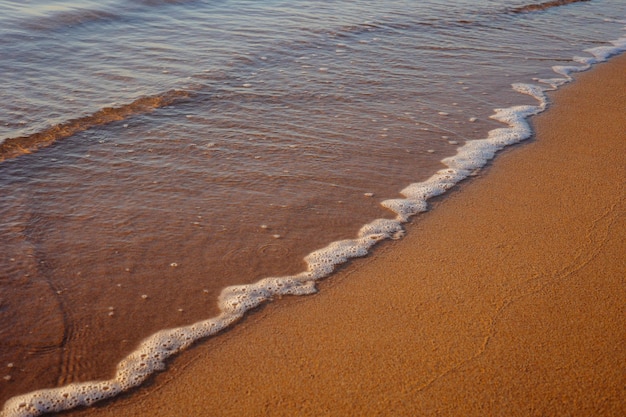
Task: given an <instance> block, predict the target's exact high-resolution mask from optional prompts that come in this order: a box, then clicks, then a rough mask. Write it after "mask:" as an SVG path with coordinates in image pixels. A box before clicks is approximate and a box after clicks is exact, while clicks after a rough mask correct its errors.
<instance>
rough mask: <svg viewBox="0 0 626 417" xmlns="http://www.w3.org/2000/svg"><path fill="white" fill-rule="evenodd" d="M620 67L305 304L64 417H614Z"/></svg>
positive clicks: (619, 354) (601, 73) (275, 306)
mask: <svg viewBox="0 0 626 417" xmlns="http://www.w3.org/2000/svg"><path fill="white" fill-rule="evenodd" d="M625 67H626V54H622V55H621V56H618V57H614V58H612V59H611V60H610V61H609V62H608V63H601V64H597V66H596V67H595V68H594V69H593V70H591V71H589V72H585V73H581V74H575V75H574V76H575V78H576V81H575V82H574V83H572V84H569V85H566V86H563V87H561V89H559V91H557V92H556V93H551V97H552V98H553V99H554V100H553V104H551V106H550V108H549V110H548V111H547V112H545V113H543V114H541V115H539V116H535V117H533V118H532V119H531V121H530V122H531V125H532V126H533V127H534V128H535V135H534V138H533V139H531V140H530V141H527V142H525V143H523V144H521V145H520V146H515V147H513V148H511V149H507V150H505V151H503V152H501V154H500V155H499V156H498V158H497V159H496V161H495V162H493V163H491V164H490V165H489V166H488V167H487V168H485V169H484V170H483V171H482V173H481V175H480V176H479V177H477V178H475V179H473V180H472V181H470V182H468V183H467V184H462V185H461V186H460V187H458V188H457V189H456V190H455V191H453V192H451V193H449V194H447V195H446V197H445V198H443V199H441V200H439V201H437V202H436V203H434V205H435V206H436V209H435V210H432V211H430V212H428V213H425V214H421V215H420V216H418V217H417V218H415V219H414V220H413V222H412V223H413V224H410V225H408V227H407V229H408V235H407V236H406V237H405V238H404V239H402V240H401V241H397V242H388V243H386V244H385V245H383V246H382V247H380V248H377V249H376V250H375V251H374V253H373V255H372V256H370V257H368V258H366V259H364V260H360V261H358V262H357V263H354V264H351V265H349V266H348V267H344V268H342V269H341V270H340V271H338V272H337V273H335V274H333V276H332V277H331V278H330V279H329V280H326V281H324V282H321V283H320V284H318V285H319V287H320V289H321V291H320V293H319V294H317V295H316V296H315V297H304V298H300V299H297V298H295V299H294V298H289V299H285V300H283V301H281V302H279V303H272V304H269V305H267V306H263V307H261V309H259V310H257V311H256V312H254V313H252V314H250V315H248V316H247V317H246V318H245V319H244V320H243V321H242V322H241V323H239V324H238V325H237V326H235V327H234V328H232V329H230V330H228V331H226V332H225V333H224V334H221V335H220V336H219V337H217V338H214V339H209V340H206V341H204V342H201V343H200V344H198V346H195V347H194V348H192V349H191V350H190V351H189V352H187V353H185V354H183V355H181V357H180V358H176V359H174V360H173V361H171V362H170V363H169V364H168V371H167V372H166V373H164V374H161V375H158V376H156V378H154V379H153V380H152V382H151V383H150V384H149V385H150V386H149V387H147V388H140V389H138V390H136V391H133V392H131V393H130V394H128V395H123V396H122V397H121V398H120V399H118V400H113V401H110V402H107V403H103V404H97V405H96V406H95V407H93V408H92V409H85V410H78V411H77V412H73V413H72V414H73V415H78V414H81V413H82V414H85V415H120V414H121V415H128V416H140V415H146V416H147V415H152V416H158V415H163V416H175V415H192V414H206V413H208V414H210V415H234V414H237V415H258V414H268V415H296V414H297V415H351V414H352V415H363V414H364V413H367V414H377V413H378V414H383V415H402V414H407V413H420V414H442V415H490V414H491V415H494V414H495V415H497V414H506V415H540V414H541V413H546V414H550V415H566V414H568V413H569V414H572V415H588V414H589V413H593V414H594V415H620V414H621V413H622V412H624V411H626V410H625V409H626V406H625V405H623V404H622V403H621V401H620V399H621V398H623V396H624V394H625V389H624V388H623V387H624V383H625V382H626V381H625V380H624V376H623V375H624V374H625V369H624V368H625V365H624V363H626V347H625V346H624V344H623V340H626V330H624V329H625V328H626V326H624V324H625V323H624V319H623V317H625V316H624V307H623V301H622V302H620V300H624V299H626V290H625V289H624V286H623V278H622V277H623V276H625V275H626V274H625V272H626V265H625V262H624V261H623V260H622V258H623V253H625V252H626V251H625V249H626V248H625V246H626V245H625V242H624V239H623V237H621V236H623V235H624V222H623V210H624V201H623V200H624V178H625V177H626V172H625V169H624V167H625V166H626V164H625V161H624V158H625V157H624V155H626V152H624V151H626V147H625V145H624V141H623V137H624V133H623V132H624V121H623V117H622V118H621V119H620V116H623V110H622V111H621V112H620V108H621V107H623V103H625V102H626V93H625V92H624V90H625V89H624V88H623V86H624V85H626V75H624V71H623V68H625ZM620 106H621V107H620ZM611 115H613V116H611ZM620 123H621V124H620ZM620 140H621V143H620ZM616 174H617V175H616ZM478 254H479V255H478ZM67 414H69V413H67Z"/></svg>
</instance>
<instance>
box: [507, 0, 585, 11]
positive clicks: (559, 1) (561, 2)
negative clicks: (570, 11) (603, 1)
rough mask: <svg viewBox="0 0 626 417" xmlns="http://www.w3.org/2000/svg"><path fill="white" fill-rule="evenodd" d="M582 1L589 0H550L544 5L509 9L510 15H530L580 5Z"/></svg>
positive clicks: (529, 5) (528, 5)
mask: <svg viewBox="0 0 626 417" xmlns="http://www.w3.org/2000/svg"><path fill="white" fill-rule="evenodd" d="M582 1H589V0H552V1H546V2H544V3H538V4H527V5H525V6H520V7H516V8H514V9H511V12H512V13H530V12H539V11H542V10H546V9H551V8H553V7H559V6H566V5H568V4H571V3H580V2H582Z"/></svg>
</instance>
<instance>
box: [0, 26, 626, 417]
mask: <svg viewBox="0 0 626 417" xmlns="http://www.w3.org/2000/svg"><path fill="white" fill-rule="evenodd" d="M610 43H611V44H612V45H613V46H601V47H597V48H592V49H588V50H586V52H588V53H590V54H591V55H592V57H585V58H583V57H575V58H574V59H573V61H574V62H577V63H579V64H581V65H579V66H575V65H571V66H556V67H553V69H554V71H555V72H556V73H557V74H559V75H561V76H562V77H563V78H555V79H550V80H539V81H540V82H542V83H544V84H547V85H548V86H546V87H543V86H539V85H532V84H513V86H512V87H513V89H514V90H516V91H518V92H520V93H522V94H527V95H530V96H532V97H534V98H535V99H537V101H538V103H539V104H538V105H536V106H529V105H524V106H513V107H509V108H505V109H496V110H495V113H494V114H493V115H492V116H491V118H492V119H495V120H497V121H499V122H502V123H504V124H506V125H508V127H502V128H498V129H494V130H492V131H490V132H489V135H488V137H487V138H485V139H480V140H473V141H469V142H467V143H466V144H465V145H463V146H461V147H459V148H458V150H457V153H456V155H454V156H451V157H449V158H445V159H443V160H442V163H443V164H444V165H446V168H444V169H441V170H439V171H437V172H436V173H435V174H434V175H433V176H431V177H430V178H429V179H427V180H426V181H423V182H419V183H414V184H411V185H409V186H408V187H406V188H404V189H403V190H402V191H401V194H402V195H403V196H404V198H398V199H391V200H385V201H383V202H382V205H383V206H384V207H386V208H388V209H389V210H391V211H392V212H394V213H395V214H396V218H395V219H377V220H374V221H372V222H371V223H368V224H366V225H365V226H363V227H362V228H361V230H360V231H359V233H358V236H357V238H355V239H348V240H341V241H337V242H333V243H331V244H330V245H328V246H326V247H325V248H322V249H319V250H316V251H314V252H312V253H310V254H309V255H307V256H306V257H305V261H306V264H307V270H306V271H304V272H301V273H299V274H296V275H292V276H285V277H269V278H265V279H262V280H260V281H258V282H256V283H253V284H249V285H237V286H231V287H227V288H225V289H224V290H223V291H222V293H221V295H220V297H219V299H218V305H219V308H220V310H221V313H220V314H219V315H218V316H216V317H213V318H211V319H208V320H204V321H200V322H197V323H194V324H192V325H190V326H184V327H179V328H174V329H167V330H161V331H159V332H157V333H155V334H153V335H152V336H149V337H148V338H146V339H144V340H143V341H142V342H141V343H140V345H139V346H138V347H137V349H136V350H135V351H133V352H132V353H131V354H130V355H128V356H127V357H126V358H124V359H123V360H122V361H121V362H120V363H119V364H118V365H117V371H116V374H115V377H114V378H112V379H110V380H106V381H91V382H83V383H72V384H69V385H66V386H63V387H58V388H50V389H42V390H38V391H34V392H30V393H27V394H23V395H19V396H16V397H13V398H11V399H9V400H8V401H7V402H6V403H5V405H4V408H3V410H2V412H1V414H0V415H1V416H3V417H34V416H40V415H42V414H46V413H51V412H60V411H63V410H68V409H71V408H75V407H79V406H90V405H92V404H94V403H95V402H98V401H101V400H103V399H107V398H112V397H114V396H116V395H118V394H119V393H121V392H123V391H127V390H129V389H131V388H134V387H137V386H139V385H141V384H142V383H143V382H144V381H145V380H146V379H147V378H149V377H150V376H151V375H152V374H154V373H155V372H157V371H162V370H164V369H165V367H166V360H167V359H168V358H170V357H172V356H173V355H176V354H177V353H179V352H181V351H183V350H184V349H186V348H187V347H189V346H190V345H191V344H192V343H194V342H196V341H197V340H199V339H203V338H206V337H209V336H213V335H215V334H217V333H219V332H220V331H222V330H223V329H225V328H227V327H229V326H231V325H233V324H234V323H235V322H237V321H238V320H239V319H241V317H242V316H243V315H244V314H245V313H246V311H248V310H250V309H253V308H255V307H257V306H259V305H260V304H262V303H264V302H266V301H269V300H271V299H272V298H274V297H277V296H282V295H306V294H313V293H315V292H316V291H317V290H316V286H315V282H316V281H318V280H320V279H322V278H325V277H328V276H329V275H330V274H331V273H332V272H333V271H334V270H335V268H336V267H337V266H338V265H341V264H343V263H345V262H347V261H348V260H350V259H352V258H358V257H362V256H365V255H367V253H368V252H369V250H370V249H371V248H372V247H373V246H374V245H375V244H377V243H378V242H380V241H383V240H386V239H398V238H400V237H402V236H403V233H404V231H403V227H402V224H403V223H405V222H407V221H408V220H409V218H410V217H411V216H414V215H416V214H418V213H421V212H424V211H426V210H427V208H428V205H427V200H428V199H430V198H432V197H435V196H438V195H441V194H443V193H445V192H446V191H447V190H449V189H450V188H452V187H453V186H455V185H456V184H458V183H459V182H460V181H462V180H463V179H465V178H467V177H468V176H470V175H471V174H472V173H473V172H475V171H476V170H478V169H480V168H482V167H483V166H485V164H486V163H487V162H488V161H490V160H491V159H492V158H494V156H495V155H496V153H497V152H498V151H500V150H501V149H503V148H504V147H506V146H509V145H512V144H515V143H519V142H520V141H523V140H525V139H528V138H529V137H530V136H531V134H532V131H531V128H530V125H529V124H528V122H527V118H528V117H530V116H533V115H535V114H538V113H540V112H542V111H543V110H545V109H546V107H547V103H548V101H547V97H546V95H545V92H546V91H548V90H552V89H554V88H556V87H558V86H559V85H562V84H564V83H566V82H568V81H571V80H572V78H571V75H570V74H571V73H573V72H579V71H584V70H587V69H589V68H590V67H591V66H592V65H593V64H595V63H598V62H601V61H605V60H606V59H608V58H609V57H610V56H611V55H615V54H617V53H619V52H622V51H625V50H626V37H624V38H620V39H618V40H615V41H612V42H610Z"/></svg>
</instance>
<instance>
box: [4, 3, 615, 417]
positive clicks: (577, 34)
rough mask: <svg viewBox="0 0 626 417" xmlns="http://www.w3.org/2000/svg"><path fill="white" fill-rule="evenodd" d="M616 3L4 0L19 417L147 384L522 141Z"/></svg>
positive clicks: (601, 55) (7, 261) (9, 290)
mask: <svg viewBox="0 0 626 417" xmlns="http://www.w3.org/2000/svg"><path fill="white" fill-rule="evenodd" d="M538 4H540V6H537V5H538ZM624 19H626V3H625V2H623V1H621V0H607V1H556V2H554V1H552V2H545V3H543V4H541V2H533V1H528V0H526V1H524V0H521V1H517V0H515V1H497V0H482V1H475V0H472V1H469V0H467V1H466V0H459V1H455V2H446V1H442V0H426V1H400V0H392V1H386V2H378V1H372V0H355V1H350V2H347V1H308V0H292V1H289V2H287V1H278V0H275V1H274V0H269V1H251V0H249V1H244V0H235V1H229V0H226V1H208V0H207V1H202V0H198V1H192V0H188V1H184V0H178V1H175V0H170V1H167V0H143V1H131V0H109V1H81V0H76V1H49V0H48V1H46V0H34V1H20V2H17V1H0V80H1V85H2V90H1V92H0V94H1V96H2V100H0V142H1V143H0V160H2V162H0V241H1V242H2V246H1V253H0V377H2V379H0V402H2V403H4V402H5V401H7V400H9V399H11V398H12V399H11V400H10V401H8V402H7V404H6V408H5V411H4V413H5V415H6V416H9V415H38V414H41V413H44V412H47V411H52V410H60V409H65V408H71V407H74V406H77V405H89V404H91V403H93V402H95V401H97V400H99V399H102V398H107V397H111V396H114V395H115V394H117V393H119V392H121V391H123V390H126V389H128V388H130V387H133V386H137V385H138V384H140V383H141V382H143V381H144V380H145V379H146V378H148V377H149V376H150V375H151V374H152V373H153V372H154V371H156V370H162V369H163V368H164V367H165V365H164V360H165V359H166V358H167V357H169V356H171V355H172V354H175V353H179V352H181V351H182V350H184V349H185V348H186V347H187V346H189V345H190V344H191V343H194V342H196V341H197V340H199V339H202V338H203V337H207V336H211V335H215V334H217V333H218V332H219V331H220V330H221V329H223V328H225V327H227V326H229V325H233V324H234V323H235V322H236V321H237V320H238V319H239V318H240V317H241V316H242V314H243V313H244V312H245V311H247V310H248V309H250V308H253V307H255V306H257V305H259V304H260V303H262V302H265V301H268V300H271V299H273V298H276V297H278V296H282V295H287V294H310V293H313V292H315V282H316V281H317V280H319V279H322V278H326V277H329V276H330V275H331V274H332V271H333V270H335V269H336V268H337V267H338V266H340V265H343V264H345V263H346V262H347V261H348V260H349V259H353V258H358V257H360V256H365V255H366V254H367V253H368V252H370V250H371V249H372V247H373V246H374V245H375V244H377V243H378V242H380V241H383V240H385V239H394V238H396V239H397V238H401V237H402V235H403V233H404V230H403V223H404V222H406V221H408V220H410V219H416V218H418V217H413V216H414V215H415V214H417V213H419V212H421V211H424V210H426V209H427V204H428V203H427V200H428V198H430V197H432V196H434V195H439V194H442V193H444V192H445V191H446V190H448V189H449V188H451V187H453V186H454V185H455V184H457V183H458V182H459V181H461V180H462V179H464V178H467V177H468V176H471V175H476V174H477V170H478V169H479V168H480V167H482V166H483V165H484V164H485V163H487V162H488V161H489V160H490V159H491V158H493V156H494V155H495V153H496V152H497V151H498V150H500V149H502V148H503V147H504V146H507V145H509V144H513V143H517V142H519V141H520V140H523V139H526V138H528V137H529V136H530V135H531V132H530V129H529V127H528V124H527V123H526V121H525V118H526V117H528V116H531V115H533V114H536V113H537V112H539V111H542V110H543V109H544V108H545V107H546V105H547V101H546V99H545V95H544V90H545V89H547V88H553V87H556V86H558V85H559V84H561V83H562V82H565V81H566V80H567V79H568V76H569V74H570V73H571V72H572V71H575V70H578V69H586V68H587V67H588V66H589V65H590V64H593V63H594V62H595V61H599V60H604V59H606V58H607V57H608V56H610V55H611V54H615V53H618V52H619V51H621V50H624V49H625V47H626V45H625V42H624V25H625V21H624ZM611 41H613V42H611ZM555 70H556V72H555ZM331 279H332V278H331ZM168 329H170V330H168ZM171 329H173V330H171ZM53 388H56V389H53ZM36 390H44V391H39V392H35V393H34V394H33V393H32V392H33V391H36ZM18 395H22V396H21V397H15V396H18Z"/></svg>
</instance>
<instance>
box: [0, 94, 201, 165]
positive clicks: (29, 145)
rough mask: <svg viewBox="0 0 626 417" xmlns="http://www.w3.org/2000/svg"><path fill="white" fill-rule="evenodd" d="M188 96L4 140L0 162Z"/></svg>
mask: <svg viewBox="0 0 626 417" xmlns="http://www.w3.org/2000/svg"><path fill="white" fill-rule="evenodd" d="M189 96H190V93H189V92H187V91H181V90H171V91H168V92H166V93H164V94H159V95H156V96H149V97H141V98H138V99H137V100H135V101H133V102H132V103H130V104H126V105H122V106H119V107H105V108H103V109H100V110H98V111H97V112H95V113H93V114H90V115H88V116H84V117H80V118H77V119H72V120H69V121H66V122H63V123H59V124H56V125H54V126H51V127H49V128H48V129H45V130H43V131H41V132H37V133H33V134H32V135H28V136H20V137H16V138H8V139H5V140H4V141H3V142H2V143H0V162H1V161H4V160H6V159H10V158H15V157H18V156H20V155H24V154H28V153H32V152H34V151H36V150H38V149H41V148H44V147H46V146H50V145H52V144H53V143H55V142H56V141H59V140H61V139H65V138H68V137H70V136H73V135H75V134H77V133H80V132H83V131H85V130H88V129H91V128H93V127H96V126H102V125H106V124H109V123H112V122H117V121H121V120H125V119H128V118H129V117H132V116H135V115H138V114H145V113H150V112H152V111H154V110H155V109H158V108H160V107H165V106H169V105H171V104H173V103H175V102H177V101H179V100H181V99H183V98H187V97H189Z"/></svg>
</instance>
